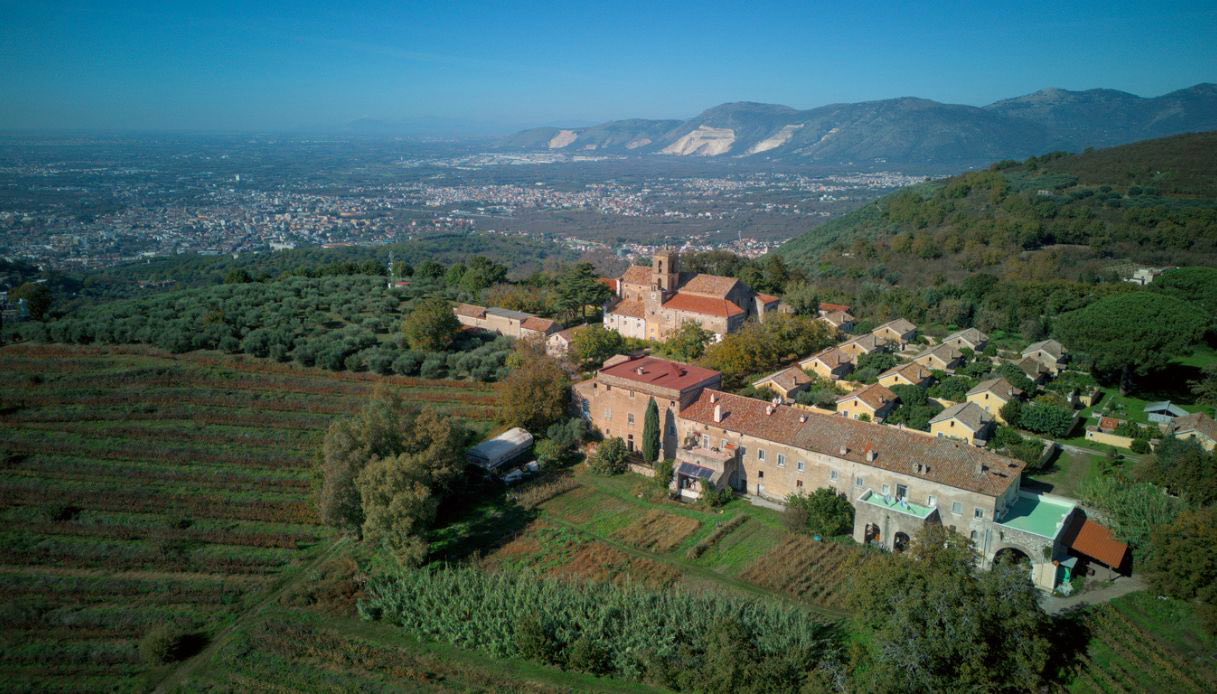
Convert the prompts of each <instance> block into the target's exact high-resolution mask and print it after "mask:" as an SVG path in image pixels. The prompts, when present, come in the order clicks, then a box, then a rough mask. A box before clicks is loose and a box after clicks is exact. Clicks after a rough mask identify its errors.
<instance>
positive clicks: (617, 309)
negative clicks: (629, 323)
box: [609, 300, 647, 318]
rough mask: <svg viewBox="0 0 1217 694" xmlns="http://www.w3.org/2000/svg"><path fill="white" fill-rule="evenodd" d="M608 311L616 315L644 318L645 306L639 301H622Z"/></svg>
mask: <svg viewBox="0 0 1217 694" xmlns="http://www.w3.org/2000/svg"><path fill="white" fill-rule="evenodd" d="M609 313H613V314H616V315H618V316H626V317H628V318H646V315H647V307H646V306H644V305H643V303H642V302H641V301H636V300H630V301H622V302H621V303H619V304H617V305H616V306H614V307H612V308H611V309H609Z"/></svg>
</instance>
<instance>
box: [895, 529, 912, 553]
mask: <svg viewBox="0 0 1217 694" xmlns="http://www.w3.org/2000/svg"><path fill="white" fill-rule="evenodd" d="M908 547H909V536H908V535H907V534H905V533H896V537H895V538H893V539H892V549H893V550H894V551H896V552H903V551H904V550H906V549H908Z"/></svg>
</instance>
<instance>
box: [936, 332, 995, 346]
mask: <svg viewBox="0 0 1217 694" xmlns="http://www.w3.org/2000/svg"><path fill="white" fill-rule="evenodd" d="M955 340H963V341H966V342H969V343H971V344H974V345H978V344H980V343H982V342H988V341H989V336H988V335H986V334H984V333H982V332H981V331H979V330H977V329H976V328H964V329H963V330H960V331H959V332H954V333H951V334H950V335H947V336H946V337H945V338H943V340H942V341H943V342H954V341H955Z"/></svg>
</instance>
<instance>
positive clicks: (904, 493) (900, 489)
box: [896, 484, 909, 499]
mask: <svg viewBox="0 0 1217 694" xmlns="http://www.w3.org/2000/svg"><path fill="white" fill-rule="evenodd" d="M896 496H898V497H900V498H901V499H907V498H909V488H908V487H907V486H906V485H903V484H898V485H896Z"/></svg>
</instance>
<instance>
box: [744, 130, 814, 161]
mask: <svg viewBox="0 0 1217 694" xmlns="http://www.w3.org/2000/svg"><path fill="white" fill-rule="evenodd" d="M803 125H804V124H803V123H791V124H790V125H783V126H782V129H781V130H779V131H777V132H776V133H774V134H772V135H770V136H769V137H767V138H765V139H764V140H761V141H760V142H758V143H756V144H755V145H752V146H751V147H749V148H748V154H760V153H761V152H768V151H769V150H771V149H777V148H778V147H781V146H782V145H784V144H786V143H787V142H790V138H792V137H794V131H796V130H798V129H799V128H801V127H803Z"/></svg>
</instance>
